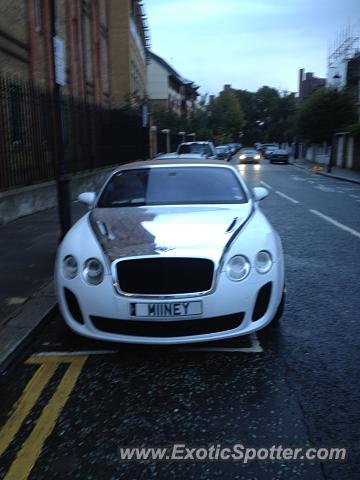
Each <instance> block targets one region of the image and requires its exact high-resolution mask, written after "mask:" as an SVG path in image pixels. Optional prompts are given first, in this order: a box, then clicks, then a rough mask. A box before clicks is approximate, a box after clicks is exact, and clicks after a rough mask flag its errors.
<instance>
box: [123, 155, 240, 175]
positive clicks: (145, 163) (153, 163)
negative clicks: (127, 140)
mask: <svg viewBox="0 0 360 480" xmlns="http://www.w3.org/2000/svg"><path fill="white" fill-rule="evenodd" d="M189 165H191V166H196V167H203V166H207V167H225V168H231V169H235V167H234V166H233V165H231V164H229V163H224V161H223V160H211V159H204V160H201V159H199V158H198V157H194V158H191V157H187V158H181V157H176V158H174V157H172V158H171V157H169V159H166V160H156V159H155V160H142V161H137V162H131V163H126V164H124V165H119V166H118V167H117V168H116V169H115V170H114V173H115V172H117V171H120V170H123V169H133V168H134V169H135V168H149V167H165V166H166V167H181V166H189ZM235 170H236V169H235Z"/></svg>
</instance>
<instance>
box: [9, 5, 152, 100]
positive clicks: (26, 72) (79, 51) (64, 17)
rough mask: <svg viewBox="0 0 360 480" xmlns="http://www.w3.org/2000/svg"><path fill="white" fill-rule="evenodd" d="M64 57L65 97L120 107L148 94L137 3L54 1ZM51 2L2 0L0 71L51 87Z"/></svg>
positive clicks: (144, 43) (143, 30)
mask: <svg viewBox="0 0 360 480" xmlns="http://www.w3.org/2000/svg"><path fill="white" fill-rule="evenodd" d="M54 3H55V6H56V7H55V8H56V19H57V34H58V36H59V37H60V39H61V41H63V45H64V50H65V54H66V77H67V78H66V86H65V87H63V91H64V93H69V94H71V95H74V96H75V97H77V98H80V99H84V100H85V99H86V101H88V102H90V103H96V104H98V105H104V106H105V105H109V104H110V103H113V104H121V103H123V102H124V101H125V99H128V97H129V96H131V95H133V96H136V97H140V98H143V97H144V96H145V89H146V56H145V51H146V46H147V36H146V26H145V24H144V16H143V12H142V7H141V4H140V2H139V0H55V2H54ZM50 5H51V2H50V0H2V1H1V5H0V72H1V73H10V74H16V75H17V76H18V77H19V78H21V79H31V80H32V81H33V82H34V83H35V84H37V85H40V86H45V87H46V86H47V87H51V86H52V84H53V73H52V72H53V68H52V38H51V11H50Z"/></svg>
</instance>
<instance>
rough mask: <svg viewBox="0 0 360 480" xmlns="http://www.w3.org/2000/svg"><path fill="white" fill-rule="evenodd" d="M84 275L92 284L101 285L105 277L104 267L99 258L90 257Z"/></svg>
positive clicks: (85, 264) (85, 265)
mask: <svg viewBox="0 0 360 480" xmlns="http://www.w3.org/2000/svg"><path fill="white" fill-rule="evenodd" d="M83 275H84V278H85V280H86V282H87V283H90V285H99V283H101V282H102V281H103V278H104V267H103V266H102V263H101V262H100V261H99V260H98V259H97V258H88V259H87V260H86V262H85V263H84V269H83Z"/></svg>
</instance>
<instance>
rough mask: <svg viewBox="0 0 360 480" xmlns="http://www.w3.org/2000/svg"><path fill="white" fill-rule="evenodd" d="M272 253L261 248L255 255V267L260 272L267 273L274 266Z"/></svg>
mask: <svg viewBox="0 0 360 480" xmlns="http://www.w3.org/2000/svg"><path fill="white" fill-rule="evenodd" d="M272 264H273V261H272V258H271V255H270V253H269V252H267V251H266V250H261V251H260V252H258V253H257V255H256V257H255V268H256V270H257V271H258V272H259V273H267V272H268V271H269V270H270V269H271V267H272Z"/></svg>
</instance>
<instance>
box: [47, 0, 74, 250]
mask: <svg viewBox="0 0 360 480" xmlns="http://www.w3.org/2000/svg"><path fill="white" fill-rule="evenodd" d="M50 15H51V39H52V69H53V81H54V84H53V92H52V93H53V127H54V128H53V130H54V137H55V138H54V140H55V145H54V151H55V159H56V186H57V198H58V212H59V221H60V241H61V240H62V239H63V238H64V236H65V234H66V232H67V231H68V230H69V229H70V226H71V208H70V178H69V174H68V171H67V165H66V161H65V150H64V132H63V121H62V107H61V90H60V89H61V85H65V65H64V52H63V49H64V45H63V42H62V40H61V39H59V37H57V35H56V6H55V0H50Z"/></svg>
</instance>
